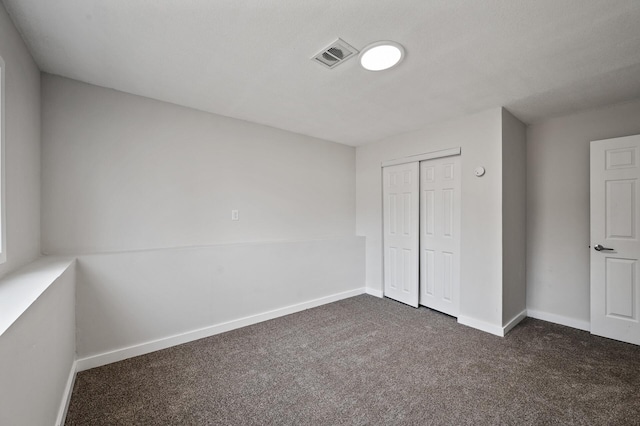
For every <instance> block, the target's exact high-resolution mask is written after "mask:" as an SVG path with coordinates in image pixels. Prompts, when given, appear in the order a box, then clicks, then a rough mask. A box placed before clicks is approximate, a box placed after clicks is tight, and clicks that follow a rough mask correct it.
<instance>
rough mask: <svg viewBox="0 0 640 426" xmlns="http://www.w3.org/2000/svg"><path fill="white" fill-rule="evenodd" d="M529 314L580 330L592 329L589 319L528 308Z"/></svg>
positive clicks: (529, 315)
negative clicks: (579, 318)
mask: <svg viewBox="0 0 640 426" xmlns="http://www.w3.org/2000/svg"><path fill="white" fill-rule="evenodd" d="M527 316H528V317H531V318H535V319H539V320H542V321H548V322H552V323H554V324H560V325H566V326H567V327H573V328H577V329H578V330H584V331H591V324H590V323H589V321H582V320H577V319H575V318H569V317H565V316H562V315H557V314H550V313H548V312H542V311H536V310H535V309H527Z"/></svg>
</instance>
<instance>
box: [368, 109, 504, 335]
mask: <svg viewBox="0 0 640 426" xmlns="http://www.w3.org/2000/svg"><path fill="white" fill-rule="evenodd" d="M501 141H502V109H501V108H495V109H491V110H488V111H484V112H481V113H478V114H474V115H471V116H467V117H464V118H461V119H458V120H454V121H449V122H446V123H443V124H441V125H438V126H431V127H428V128H426V129H423V130H420V131H417V132H411V133H407V134H404V135H399V136H396V137H393V138H388V139H384V140H382V141H380V142H377V143H372V144H368V145H364V146H360V147H358V148H357V150H356V185H357V192H356V193H357V195H356V199H357V209H356V232H357V234H358V235H362V236H366V237H367V257H366V265H367V266H366V283H367V287H368V288H370V289H372V290H373V291H378V292H381V291H382V283H383V281H382V191H381V163H382V162H383V161H385V160H391V159H395V158H401V157H406V156H409V155H415V154H421V153H425V152H431V151H437V150H441V149H446V148H453V147H458V146H459V147H462V157H461V166H462V219H461V222H462V224H461V226H462V235H461V238H462V239H461V252H462V253H461V264H462V270H461V277H460V279H461V300H460V302H461V304H460V313H461V317H468V318H471V319H473V320H476V321H480V322H483V323H487V324H489V325H490V326H491V327H493V328H496V327H497V328H501V327H502V142H501ZM477 166H483V167H485V169H486V174H485V175H484V176H483V177H482V178H477V177H476V176H475V175H474V169H475V168H476V167H477Z"/></svg>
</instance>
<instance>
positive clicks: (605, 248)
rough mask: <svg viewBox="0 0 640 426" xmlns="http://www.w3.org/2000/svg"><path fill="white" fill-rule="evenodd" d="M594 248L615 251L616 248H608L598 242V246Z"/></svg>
mask: <svg viewBox="0 0 640 426" xmlns="http://www.w3.org/2000/svg"><path fill="white" fill-rule="evenodd" d="M594 249H595V250H596V251H605V250H609V251H613V250H615V249H612V248H608V247H603V246H602V244H596V246H595V247H594Z"/></svg>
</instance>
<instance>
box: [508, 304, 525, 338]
mask: <svg viewBox="0 0 640 426" xmlns="http://www.w3.org/2000/svg"><path fill="white" fill-rule="evenodd" d="M526 317H527V310H526V309H525V310H524V311H522V312H520V313H519V314H518V315H516V316H515V317H513V318H512V319H511V321H509V322H508V323H507V325H505V326H504V327H502V330H503V335H504V336H506V335H507V333H508V332H509V331H511V329H512V328H513V327H515V326H516V325H518V323H519V322H520V321H522V320H523V319H525V318H526Z"/></svg>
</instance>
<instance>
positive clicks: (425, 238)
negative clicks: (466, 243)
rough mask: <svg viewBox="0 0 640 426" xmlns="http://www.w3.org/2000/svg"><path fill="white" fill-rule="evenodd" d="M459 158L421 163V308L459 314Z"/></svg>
mask: <svg viewBox="0 0 640 426" xmlns="http://www.w3.org/2000/svg"><path fill="white" fill-rule="evenodd" d="M460 199H461V195H460V157H459V156H454V157H446V158H440V159H437V160H428V161H423V162H421V163H420V304H421V305H424V306H427V307H429V308H432V309H435V310H438V311H440V312H444V313H446V314H449V315H453V316H455V317H457V316H458V314H459V312H460Z"/></svg>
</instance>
